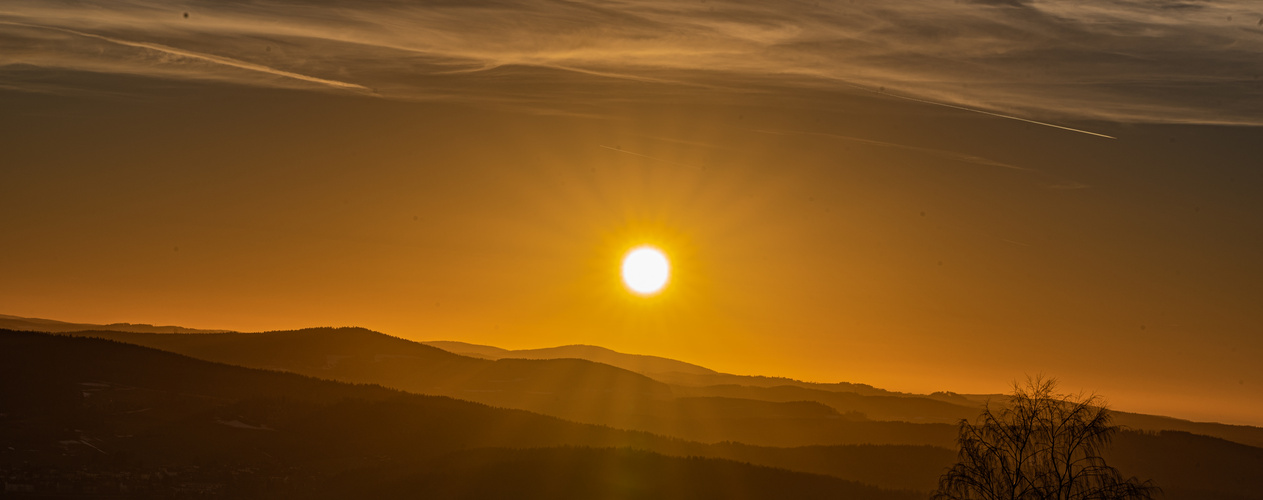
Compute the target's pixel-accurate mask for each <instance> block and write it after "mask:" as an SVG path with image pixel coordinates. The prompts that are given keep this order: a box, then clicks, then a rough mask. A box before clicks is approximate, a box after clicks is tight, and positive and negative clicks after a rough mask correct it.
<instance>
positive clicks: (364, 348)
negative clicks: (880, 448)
mask: <svg viewBox="0 0 1263 500" xmlns="http://www.w3.org/2000/svg"><path fill="white" fill-rule="evenodd" d="M72 335H77V336H95V337H101V338H108V339H112V340H118V341H122V342H129V343H135V344H139V345H145V346H149V347H154V348H157V349H163V350H169V351H172V352H178V353H180V354H184V355H188V356H193V357H197V358H200V359H207V360H211V361H217V362H222V363H229V364H235V365H240V366H248V367H252V368H269V369H278V370H285V371H291V372H294V373H300V374H304V375H310V376H314V377H320V378H329V379H334V380H341V381H345V382H353V383H373V384H381V385H383V386H387V387H392V388H395V389H400V390H405V391H409V392H415V393H421V394H435V395H445V396H451V397H456V398H460V399H465V400H470V401H477V402H480V403H485V404H489V405H494V406H501V407H506V408H517V409H524V410H529V411H534V412H539V413H544V414H547V415H553V416H557V417H561V418H566V419H569V420H574V421H578V422H584V423H592V424H600V425H609V426H612V427H616V428H620V429H632V430H642V431H647V432H653V433H656V434H662V435H666V436H672V437H677V438H681V439H688V440H693V441H702V442H720V441H741V442H745V443H749V444H758V445H766V446H805V445H819V444H831V445H841V444H932V445H937V446H950V445H951V444H952V439H953V436H954V434H953V432H954V431H953V429H952V427H951V426H949V425H942V424H940V425H918V424H914V423H906V422H870V421H866V419H863V418H855V417H853V416H851V417H848V416H845V415H840V414H838V413H837V412H836V411H833V410H831V409H829V407H828V406H827V404H828V403H823V404H822V403H820V402H810V403H802V402H799V401H792V400H787V401H768V400H764V401H759V400H750V399H749V398H732V397H726V396H725V395H723V394H717V395H715V396H724V397H707V396H711V395H708V394H687V395H685V396H698V397H697V398H694V399H689V400H685V401H678V400H677V399H676V395H675V390H674V389H673V388H672V387H671V386H669V385H667V384H664V383H662V382H658V381H655V380H653V379H651V378H649V377H647V376H645V375H641V374H638V373H634V372H631V371H627V370H623V369H621V368H616V367H613V366H609V365H605V364H600V363H595V362H592V361H587V360H582V359H574V358H560V359H542V360H531V359H516V358H503V359H498V360H494V361H493V360H485V359H474V358H469V357H465V356H460V355H457V354H453V353H450V352H447V351H443V350H441V349H438V348H435V347H431V346H428V345H424V344H419V343H416V342H410V341H407V340H403V339H398V338H395V337H390V336H387V335H384V334H381V333H377V332H372V331H369V330H364V329H361V328H336V329H335V328H313V329H306V330H295V331H284V332H265V333H230V334H211V335H162V334H138V333H125V332H76V333H72ZM734 399H743V400H745V401H734Z"/></svg>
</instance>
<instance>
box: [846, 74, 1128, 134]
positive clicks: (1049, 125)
mask: <svg viewBox="0 0 1263 500" xmlns="http://www.w3.org/2000/svg"><path fill="white" fill-rule="evenodd" d="M860 88H863V87H860ZM864 90H867V91H869V92H872V91H873V89H870V88H865V89H864ZM877 93H878V94H881V95H888V96H890V97H894V98H896V99H904V100H907V101H913V102H919V103H923V104H931V105H934V106H943V107H945V108H952V109H959V110H961V111H970V112H973V113H981V114H984V115H990V116H994V117H997V118H1008V119H1010V120H1017V121H1021V122H1026V123H1033V124H1035V125H1043V126H1045V127H1052V128H1059V129H1061V130H1069V131H1071V132H1078V133H1080V134H1088V135H1094V136H1097V137H1104V138H1106V139H1117V137H1114V136H1112V135H1105V134H1101V133H1097V132H1091V131H1088V130H1082V129H1077V128H1071V127H1066V126H1064V125H1057V124H1055V123H1048V122H1041V121H1036V120H1030V119H1027V118H1021V117H1017V116H1013V115H1006V114H1001V113H993V112H991V111H983V110H981V109H976V108H969V107H965V106H957V105H955V104H947V103H945V102H937V101H930V100H926V99H917V98H915V97H908V96H904V95H899V94H891V93H889V92H885V91H878V92H877Z"/></svg>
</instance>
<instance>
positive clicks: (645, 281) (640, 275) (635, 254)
mask: <svg viewBox="0 0 1263 500" xmlns="http://www.w3.org/2000/svg"><path fill="white" fill-rule="evenodd" d="M670 277H671V263H670V262H668V261H667V256H666V254H664V253H662V250H658V249H657V248H654V247H651V246H648V245H644V246H639V247H636V248H633V249H631V251H629V252H627V255H626V256H625V257H623V284H625V285H627V288H628V289H629V290H631V291H632V293H635V294H637V295H653V294H655V293H658V292H660V291H662V288H663V287H665V286H667V279H668V278H670Z"/></svg>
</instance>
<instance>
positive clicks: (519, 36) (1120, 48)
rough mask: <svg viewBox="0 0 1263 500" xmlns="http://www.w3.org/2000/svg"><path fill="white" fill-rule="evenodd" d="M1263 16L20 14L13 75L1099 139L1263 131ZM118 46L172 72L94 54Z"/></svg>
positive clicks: (125, 8)
mask: <svg viewBox="0 0 1263 500" xmlns="http://www.w3.org/2000/svg"><path fill="white" fill-rule="evenodd" d="M184 12H188V13H189V17H188V18H185V17H184V16H183V14H184ZM1261 19H1263V9H1261V8H1260V7H1259V6H1258V4H1257V2H1252V1H1250V0H1202V1H1197V2H1180V1H1170V0H1144V1H1141V0H1105V1H1102V2H1089V3H1084V2H1079V1H1074V0H1030V1H1022V0H1012V1H999V0H995V1H982V0H976V1H972V2H942V1H940V0H898V1H892V2H830V1H814V0H813V1H805V0H803V1H794V0H790V1H786V2H754V1H750V0H710V1H707V2H678V1H668V0H606V1H601V2H583V3H580V2H569V1H561V0H524V1H521V2H494V1H489V0H488V1H477V0H474V1H469V2H425V3H415V2H404V1H398V0H373V1H364V2H350V1H332V0H330V1H315V2H303V3H291V2H283V1H281V2H276V1H262V0H226V1H223V2H196V1H189V2H185V3H180V2H158V1H156V0H117V1H105V0H78V1H69V0H67V1H64V2H49V1H45V0H39V1H36V0H8V1H6V2H5V3H4V5H3V6H0V21H5V22H7V23H9V24H2V25H0V48H4V49H5V50H0V65H12V64H26V65H34V66H40V67H59V68H66V69H80V70H85V71H96V72H119V73H126V74H145V75H150V76H156V77H163V78H202V79H217V80H226V81H235V82H238V83H242V84H247V85H292V84H293V83H295V82H301V83H303V84H311V85H316V86H319V87H324V88H327V89H331V90H350V91H355V92H363V91H365V89H369V88H371V89H373V90H375V91H377V92H378V93H380V94H381V95H382V96H384V97H388V98H401V99H413V98H431V97H433V96H436V95H437V96H448V97H460V96H462V95H468V94H471V93H476V92H483V93H484V94H496V93H508V94H515V95H512V96H507V97H512V98H519V97H520V98H529V97H530V94H531V93H533V92H543V91H545V90H544V89H547V88H548V85H546V84H544V83H546V82H542V80H543V79H546V78H547V75H543V74H537V75H533V76H532V78H535V80H530V81H529V82H528V83H532V82H533V83H540V85H535V86H530V85H518V86H516V87H515V88H511V89H510V88H508V86H506V85H503V84H502V83H501V80H502V77H503V76H504V74H512V75H516V76H520V75H519V74H517V73H512V70H510V69H509V68H513V67H535V68H542V69H550V70H556V71H567V72H581V73H584V74H588V75H592V76H597V77H600V78H613V79H633V80H640V81H652V82H660V83H661V82H669V83H687V84H692V85H724V86H735V87H741V86H743V85H754V84H757V85H760V86H765V85H768V84H772V85H781V86H789V87H799V86H814V87H826V88H827V87H835V88H842V89H846V88H851V89H854V88H860V89H866V90H878V89H882V88H885V89H886V90H887V92H888V93H890V94H894V95H898V96H903V97H906V98H911V99H917V100H921V101H926V102H932V103H935V104H943V105H950V106H957V107H961V108H965V109H968V110H970V111H981V112H986V113H992V114H995V115H998V116H1003V117H1005V118H1017V119H1022V120H1030V121H1033V122H1036V123H1039V124H1041V125H1053V126H1058V127H1066V128H1067V129H1072V130H1074V131H1076V132H1084V133H1094V132H1091V131H1090V130H1086V129H1084V128H1076V127H1068V126H1066V125H1064V124H1062V123H1060V122H1062V121H1064V120H1069V119H1104V120H1121V121H1138V122H1171V123H1225V124H1253V125H1263V60H1261V59H1260V58H1259V57H1258V54H1260V53H1263V26H1260V25H1259V21H1260V20H1261ZM15 23H16V24H15ZM20 24H26V25H38V26H42V27H45V28H55V29H60V30H63V33H64V34H67V35H69V34H72V33H73V34H74V35H75V36H66V37H58V38H50V37H48V36H47V33H45V34H40V33H36V32H34V31H33V29H32V28H28V27H22V26H19V25H20ZM45 31H47V30H45ZM92 37H96V38H95V39H93V38H92ZM102 41H107V42H110V43H115V44H124V45H126V46H127V47H128V48H131V49H133V50H134V51H136V50H139V51H147V52H158V53H162V54H165V56H167V57H165V58H162V57H157V58H155V57H146V56H144V55H140V54H136V53H125V52H118V51H113V52H111V51H108V50H104V51H102V50H101V49H100V48H99V47H97V46H93V45H92V44H91V43H90V42H102ZM151 55H152V54H151ZM192 63H197V64H192ZM0 71H3V70H2V69H0ZM247 73H255V74H254V75H249V74H247ZM260 76H268V77H269V78H259V77H260ZM2 77H3V75H2V74H0V78H2ZM278 77H279V79H278ZM284 80H289V82H288V83H287V82H285V81H284ZM6 84H8V85H12V83H11V82H10V83H6ZM497 85H499V86H497Z"/></svg>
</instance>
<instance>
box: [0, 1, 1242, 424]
mask: <svg viewBox="0 0 1263 500" xmlns="http://www.w3.org/2000/svg"><path fill="white" fill-rule="evenodd" d="M186 13H187V17H186V16H185V14H186ZM1260 55H1263V8H1260V6H1259V4H1258V3H1257V2H1250V1H1244V0H1241V1H1198V2H1164V1H1131V2H1128V1H1105V2H1092V3H1082V2H1072V1H1032V2H1016V1H1015V2H1005V1H977V2H943V1H937V0H935V1H931V0H925V1H896V2H843V1H834V2H830V1H819V2H817V1H811V2H772V3H769V2H752V1H751V2H741V1H716V0H705V1H696V2H676V1H670V2H667V1H663V2H654V1H609V2H563V1H547V2H546V1H527V2H492V1H488V2H476V1H475V2H393V1H359V2H339V1H311V2H284V1H273V2H262V1H258V2H255V1H213V2H212V1H205V2H157V1H108V2H107V1H100V2H91V1H85V2H79V1H61V2H50V1H42V0H41V1H26V0H8V1H6V2H4V3H3V4H0V151H2V156H0V234H2V235H3V236H2V237H0V238H2V240H0V242H2V243H3V244H2V245H0V276H2V277H3V278H2V279H0V313H3V314H14V315H21V316H33V317H45V318H54V319H61V320H67V321H81V322H101V323H108V322H119V321H128V322H147V323H155V324H158V323H161V324H179V325H182V326H188V327H202V328H230V329H237V330H246V331H250V330H265V329H289V328H299V327H306V326H321V325H358V326H365V327H369V328H373V329H376V330H379V331H383V332H385V333H389V334H393V335H399V336H403V337H406V338H411V339H416V340H435V339H451V340H464V341H470V342H479V343H487V344H493V345H497V346H501V347H507V348H523V347H541V346H550V345H559V344H569V343H586V344H597V345H602V346H606V347H610V348H613V349H617V350H622V351H628V352H636V353H645V354H658V355H663V356H669V357H674V358H679V359H683V360H686V361H691V362H696V363H700V364H703V365H706V366H708V367H711V368H715V369H719V370H723V371H728V372H735V373H750V374H766V375H783V376H791V377H795V378H801V379H808V380H817V381H839V380H845V381H852V382H864V383H870V384H873V385H877V386H880V387H885V388H890V389H895V390H907V391H919V392H928V391H934V390H953V391H957V392H1000V391H1003V390H1004V389H1005V386H1006V385H1007V384H1008V383H1009V382H1011V381H1012V380H1014V379H1020V378H1023V377H1024V376H1025V374H1028V373H1029V374H1034V373H1044V374H1046V375H1051V376H1057V377H1060V378H1061V379H1062V380H1063V387H1066V388H1069V389H1083V390H1086V391H1098V392H1100V393H1101V394H1102V395H1104V396H1105V397H1106V398H1107V399H1109V400H1110V401H1112V402H1113V403H1114V404H1115V406H1116V407H1118V408H1120V409H1126V410H1136V411H1146V412H1154V413H1163V414H1171V415H1177V416H1184V417H1188V418H1195V419H1210V420H1220V421H1227V422H1238V423H1252V424H1255V425H1260V424H1263V417H1260V415H1263V364H1261V363H1258V362H1257V360H1258V359H1260V358H1263V313H1261V312H1259V306H1258V304H1260V303H1263V261H1260V259H1259V256H1260V255H1263V197H1260V196H1259V193H1260V190H1261V188H1263V173H1261V172H1260V171H1259V169H1258V166H1259V165H1260V161H1261V160H1260V158H1261V157H1263V129H1261V128H1259V127H1260V126H1263V57H1260ZM640 243H651V244H656V245H659V246H661V247H662V248H664V249H665V250H666V251H667V253H668V255H669V256H670V257H671V258H672V260H673V265H674V266H675V269H676V275H675V276H674V277H673V281H672V283H671V285H670V287H669V289H668V290H667V292H665V293H663V294H662V295H659V296H656V297H653V298H648V299H645V298H639V297H633V296H631V295H630V294H627V293H626V292H625V290H624V289H623V288H622V287H621V286H620V284H619V283H618V275H617V273H618V259H619V257H620V256H621V254H622V253H623V252H625V251H626V250H627V249H629V248H630V247H632V246H634V245H636V244H640Z"/></svg>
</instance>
